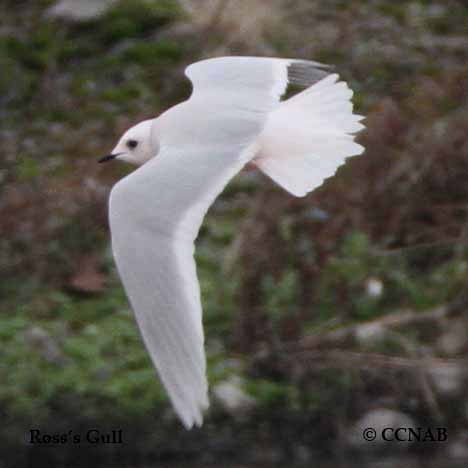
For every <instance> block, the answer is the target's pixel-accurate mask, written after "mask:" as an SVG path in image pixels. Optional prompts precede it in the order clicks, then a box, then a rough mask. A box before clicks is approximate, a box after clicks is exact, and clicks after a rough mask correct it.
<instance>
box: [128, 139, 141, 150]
mask: <svg viewBox="0 0 468 468" xmlns="http://www.w3.org/2000/svg"><path fill="white" fill-rule="evenodd" d="M137 146H138V141H136V140H128V141H127V147H128V148H130V149H134V148H136V147H137Z"/></svg>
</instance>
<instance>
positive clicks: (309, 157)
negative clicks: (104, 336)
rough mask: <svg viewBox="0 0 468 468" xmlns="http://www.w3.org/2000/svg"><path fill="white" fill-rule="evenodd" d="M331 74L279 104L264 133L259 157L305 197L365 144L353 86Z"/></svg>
mask: <svg viewBox="0 0 468 468" xmlns="http://www.w3.org/2000/svg"><path fill="white" fill-rule="evenodd" d="M337 80H338V75H336V74H333V75H329V76H327V77H326V78H324V79H322V80H321V81H319V82H318V83H316V84H314V85H312V86H311V87H310V88H308V89H306V90H305V91H303V92H301V93H299V94H297V95H295V96H293V97H292V98H290V99H288V100H286V101H283V102H282V103H281V104H280V106H279V107H278V108H277V109H276V110H274V111H273V112H272V113H271V114H270V116H269V118H268V121H267V124H266V126H265V128H264V130H263V132H262V134H261V135H260V137H259V140H258V143H259V150H258V153H257V155H256V156H255V158H254V159H253V161H252V162H253V163H254V164H256V165H257V166H258V167H259V168H260V169H261V170H262V171H263V172H264V173H265V174H267V175H268V176H269V177H270V178H271V179H273V180H274V181H275V182H276V183H277V184H279V185H280V186H281V187H283V188H284V189H286V190H287V191H288V192H290V193H292V194H293V195H296V196H298V197H302V196H304V195H306V194H307V193H308V192H310V191H311V190H313V189H314V188H316V187H318V186H319V185H321V184H322V182H323V180H324V179H326V178H328V177H331V176H332V175H333V174H334V173H335V171H336V170H337V169H338V167H339V166H340V165H341V164H343V163H344V161H345V159H346V158H347V157H349V156H355V155H358V154H361V153H362V152H363V151H364V148H363V147H362V146H361V145H359V144H357V143H355V142H354V135H353V134H354V133H355V132H357V131H359V130H361V129H362V128H364V125H362V124H361V123H359V122H360V120H362V119H363V118H364V117H363V116H361V115H356V114H353V104H352V102H351V97H352V95H353V92H352V91H351V89H349V88H348V86H347V84H346V83H345V82H343V81H341V82H337Z"/></svg>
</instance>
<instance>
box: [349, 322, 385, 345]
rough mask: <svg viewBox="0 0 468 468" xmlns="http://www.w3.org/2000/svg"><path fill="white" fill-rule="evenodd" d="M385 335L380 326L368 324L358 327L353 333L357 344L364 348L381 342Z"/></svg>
mask: <svg viewBox="0 0 468 468" xmlns="http://www.w3.org/2000/svg"><path fill="white" fill-rule="evenodd" d="M385 333H386V330H385V328H384V327H383V326H382V325H381V324H379V323H368V324H364V325H359V326H358V327H357V328H356V330H355V332H354V336H355V338H356V340H357V341H358V342H359V344H361V345H364V346H365V345H369V344H375V343H377V342H379V341H381V340H382V339H383V338H384V336H385Z"/></svg>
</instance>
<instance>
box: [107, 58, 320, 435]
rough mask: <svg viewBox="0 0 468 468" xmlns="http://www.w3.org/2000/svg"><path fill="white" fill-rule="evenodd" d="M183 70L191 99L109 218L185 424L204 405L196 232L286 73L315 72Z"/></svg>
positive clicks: (120, 189)
mask: <svg viewBox="0 0 468 468" xmlns="http://www.w3.org/2000/svg"><path fill="white" fill-rule="evenodd" d="M288 70H289V72H291V74H290V76H289V77H288ZM292 72H294V73H292ZM322 73H323V72H322ZM186 74H187V76H189V78H190V79H191V80H192V83H193V85H194V91H193V94H192V96H191V98H190V99H189V100H188V101H186V102H185V103H182V104H180V105H178V106H176V107H174V108H172V109H170V110H169V111H167V112H166V113H165V114H163V115H162V116H160V117H159V118H158V119H157V121H156V122H157V128H156V131H157V137H158V139H159V144H160V152H159V154H158V156H157V157H155V158H154V159H152V160H150V161H149V162H148V163H146V164H145V165H144V166H143V167H141V168H139V169H137V170H136V171H135V172H133V173H132V174H130V175H129V176H127V177H126V178H124V179H123V180H121V181H120V182H118V183H117V184H116V185H115V187H114V188H113V190H112V192H111V197H110V225H111V232H112V249H113V252H114V257H115V260H116V263H117V267H118V270H119V273H120V276H121V278H122V281H123V284H124V286H125V289H126V292H127V295H128V297H129V300H130V303H131V305H132V308H133V310H134V312H135V315H136V318H137V322H138V325H139V327H140V330H141V334H142V336H143V339H144V341H145V344H146V346H147V348H148V351H149V353H150V355H151V358H152V360H153V363H154V364H155V366H156V368H157V370H158V372H159V375H160V378H161V380H162V382H163V384H164V386H165V387H166V389H167V392H168V394H169V397H170V399H171V401H172V403H173V405H174V407H175V410H176V412H177V413H178V415H179V416H180V418H181V419H182V421H183V423H184V425H185V426H186V427H188V428H189V427H191V426H192V425H193V424H197V425H200V424H201V423H202V410H203V409H204V408H206V407H207V406H208V398H207V382H206V375H205V374H206V372H205V368H206V364H205V355H204V349H203V329H202V312H201V303H200V291H199V285H198V281H197V276H196V267H195V262H194V259H193V251H194V239H195V237H196V236H197V233H198V230H199V228H200V225H201V223H202V221H203V216H204V215H205V213H206V211H207V210H208V208H209V206H210V205H211V203H212V202H213V201H214V199H215V198H216V196H217V195H218V194H219V193H220V192H221V191H222V189H223V188H224V186H225V185H226V184H227V182H228V181H229V180H230V179H231V178H232V177H233V176H234V175H235V174H236V173H237V172H238V171H239V170H240V169H241V168H242V166H243V165H244V164H245V163H246V162H247V161H248V160H249V159H251V158H252V157H253V152H254V150H255V148H254V147H253V146H252V145H253V142H254V141H255V139H256V138H257V136H258V135H259V133H260V132H261V130H262V128H263V127H264V124H265V121H266V118H267V116H268V113H269V112H270V111H271V110H272V109H273V108H274V107H275V106H277V105H278V101H279V97H280V95H281V94H282V93H283V92H284V90H285V88H286V85H287V82H288V79H290V80H296V81H300V82H301V83H308V82H309V81H310V80H312V81H313V80H315V79H316V78H314V77H313V76H312V75H314V76H316V75H317V74H320V73H319V72H317V71H316V64H314V63H312V64H309V65H308V64H307V63H306V62H294V61H290V60H281V59H265V58H243V57H242V58H241V57H232V58H220V59H211V60H207V61H203V62H199V63H196V64H193V65H191V66H190V67H188V68H187V71H186Z"/></svg>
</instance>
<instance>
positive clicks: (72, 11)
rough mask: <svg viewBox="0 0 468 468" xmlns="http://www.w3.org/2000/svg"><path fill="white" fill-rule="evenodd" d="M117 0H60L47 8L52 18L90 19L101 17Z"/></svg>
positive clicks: (47, 12) (68, 19)
mask: <svg viewBox="0 0 468 468" xmlns="http://www.w3.org/2000/svg"><path fill="white" fill-rule="evenodd" d="M115 3H117V0H60V1H58V2H57V3H55V4H54V5H52V6H51V7H50V8H48V9H47V11H46V13H45V15H46V18H50V19H61V20H66V21H71V22H77V23H78V22H81V21H90V20H93V19H97V18H99V17H101V16H102V15H103V14H104V13H106V11H107V10H108V9H109V8H110V7H111V6H113V5H114V4H115Z"/></svg>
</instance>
